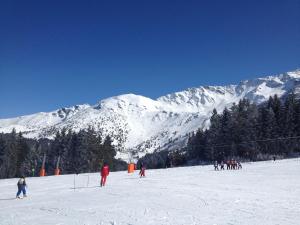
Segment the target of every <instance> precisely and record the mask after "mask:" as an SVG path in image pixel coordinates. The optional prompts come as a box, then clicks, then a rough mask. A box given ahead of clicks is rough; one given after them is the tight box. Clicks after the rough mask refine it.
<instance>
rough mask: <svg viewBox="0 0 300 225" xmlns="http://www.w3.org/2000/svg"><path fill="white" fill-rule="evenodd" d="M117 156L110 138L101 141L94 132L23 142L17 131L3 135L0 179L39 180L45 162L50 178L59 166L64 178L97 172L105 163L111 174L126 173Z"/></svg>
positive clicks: (64, 133) (1, 140)
mask: <svg viewBox="0 0 300 225" xmlns="http://www.w3.org/2000/svg"><path fill="white" fill-rule="evenodd" d="M115 156H116V150H115V148H114V146H113V145H112V140H111V138H110V137H109V136H107V137H106V138H105V139H104V140H102V138H101V135H99V134H97V133H96V132H95V131H94V130H93V129H92V128H89V129H87V130H80V131H79V132H73V131H71V130H69V131H67V130H66V129H63V130H62V131H60V132H57V133H56V136H55V138H54V139H53V140H49V139H39V140H34V139H28V138H24V137H23V135H22V133H16V131H15V130H14V129H13V131H12V132H11V133H9V134H3V133H1V134H0V178H13V177H19V176H21V175H25V176H38V175H39V171H40V169H41V167H42V164H43V159H44V158H45V165H44V166H45V171H46V174H47V175H53V174H54V170H55V168H56V166H58V167H59V169H60V171H61V174H71V173H89V172H98V171H99V170H100V168H101V166H102V164H103V163H104V162H106V163H108V165H109V166H110V168H111V170H112V171H114V170H122V169H126V165H127V164H126V163H125V162H123V161H120V160H116V159H115ZM58 164H59V165H58Z"/></svg>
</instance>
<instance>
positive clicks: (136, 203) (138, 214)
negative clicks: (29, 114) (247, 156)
mask: <svg viewBox="0 0 300 225" xmlns="http://www.w3.org/2000/svg"><path fill="white" fill-rule="evenodd" d="M299 171H300V159H290V160H281V161H276V162H271V161H267V162H258V163H246V164H244V165H243V170H238V171H227V170H225V171H214V170H213V167H212V166H196V167H182V168H171V169H161V170H147V171H146V178H139V177H138V173H134V174H127V173H126V172H115V173H111V174H110V176H109V177H108V180H107V186H106V187H104V188H100V187H99V182H100V178H99V174H96V173H94V174H89V175H88V174H80V175H78V176H77V175H75V178H76V189H75V190H74V175H64V176H51V177H35V178H28V179H27V183H28V185H29V186H28V197H27V198H24V199H20V200H17V199H14V196H15V193H16V183H17V179H6V180H0V193H1V197H0V224H1V225H41V224H42V225H112V224H113V225H140V224H145V225H160V224H162V225H196V224H197V225H198V224H199V225H200V224H201V225H237V224H238V225H250V224H251V225H252V224H258V225H260V224H262V225H276V224H278V225H285V224H286V225H291V224H293V225H294V224H300V222H299V221H300V179H299V178H300V173H299ZM88 176H89V184H88V187H87V186H86V185H87V179H88Z"/></svg>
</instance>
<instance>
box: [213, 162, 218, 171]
mask: <svg viewBox="0 0 300 225" xmlns="http://www.w3.org/2000/svg"><path fill="white" fill-rule="evenodd" d="M214 167H215V170H219V165H218V161H215V164H214Z"/></svg>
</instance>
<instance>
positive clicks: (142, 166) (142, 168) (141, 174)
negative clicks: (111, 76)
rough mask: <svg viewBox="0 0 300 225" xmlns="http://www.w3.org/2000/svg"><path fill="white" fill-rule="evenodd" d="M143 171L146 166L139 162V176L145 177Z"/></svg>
mask: <svg viewBox="0 0 300 225" xmlns="http://www.w3.org/2000/svg"><path fill="white" fill-rule="evenodd" d="M145 171H146V167H145V165H144V164H143V163H142V164H141V170H140V173H139V174H140V177H145Z"/></svg>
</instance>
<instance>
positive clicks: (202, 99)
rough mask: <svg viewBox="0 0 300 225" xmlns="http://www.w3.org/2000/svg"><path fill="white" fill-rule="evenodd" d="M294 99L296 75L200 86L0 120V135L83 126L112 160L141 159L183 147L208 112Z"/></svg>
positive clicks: (299, 80) (36, 134)
mask: <svg viewBox="0 0 300 225" xmlns="http://www.w3.org/2000/svg"><path fill="white" fill-rule="evenodd" d="M291 92H295V93H296V94H300V70H296V71H293V72H287V73H284V74H280V75H276V76H268V77H264V78H258V79H253V80H246V81H242V82H240V83H239V84H238V85H228V86H200V87H197V88H189V89H187V90H184V91H181V92H176V93H172V94H168V95H166V96H162V97H160V98H158V99H156V100H153V99H150V98H147V97H143V96H139V95H134V94H125V95H120V96H115V97H111V98H108V99H104V100H102V101H100V102H99V103H97V104H95V105H87V104H85V105H76V106H73V107H70V108H62V109H58V110H55V111H53V112H41V113H36V114H32V115H28V116H20V117H16V118H12V119H0V132H4V133H5V132H11V130H12V129H13V128H15V129H16V130H17V131H21V132H23V134H24V136H26V137H31V138H42V137H48V138H53V137H54V135H55V133H56V132H57V131H58V130H61V129H63V128H67V129H72V130H74V131H79V130H80V129H86V128H88V127H89V126H91V127H94V128H95V130H97V131H98V132H101V134H102V135H103V136H106V135H110V136H111V137H112V138H113V140H114V144H115V145H116V146H117V148H118V155H117V157H118V158H123V159H127V158H128V156H129V157H137V156H138V157H141V156H143V155H145V154H146V153H152V152H154V151H159V150H163V149H172V148H173V149H174V148H177V147H179V146H183V145H185V144H186V141H187V138H188V135H187V134H188V133H190V132H193V131H195V130H197V129H198V128H207V127H209V118H210V116H211V112H212V110H213V109H214V108H216V109H217V111H218V112H221V111H222V110H223V109H224V108H225V107H230V106H231V105H232V104H233V103H237V102H238V101H239V100H240V99H242V98H247V99H249V100H250V101H251V102H254V103H257V104H260V103H262V102H264V101H266V100H268V98H269V96H273V95H275V94H277V95H278V96H280V97H282V96H284V95H286V94H289V93H291Z"/></svg>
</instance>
